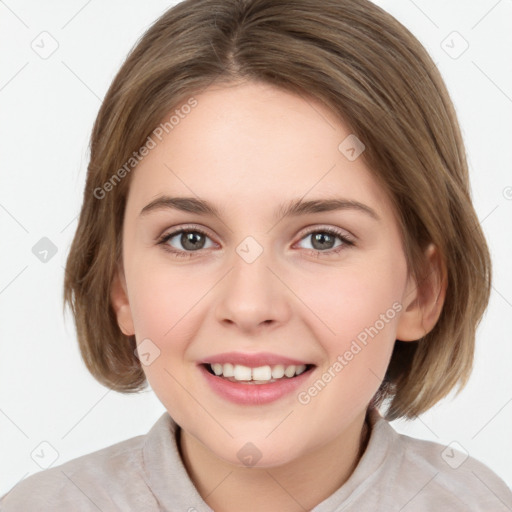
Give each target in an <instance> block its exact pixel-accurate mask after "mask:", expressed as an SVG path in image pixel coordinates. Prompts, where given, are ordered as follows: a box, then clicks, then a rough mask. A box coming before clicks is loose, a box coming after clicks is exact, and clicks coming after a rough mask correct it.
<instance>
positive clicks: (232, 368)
mask: <svg viewBox="0 0 512 512" xmlns="http://www.w3.org/2000/svg"><path fill="white" fill-rule="evenodd" d="M311 366H312V365H305V364H301V365H282V364H276V365H273V366H270V365H265V366H258V367H256V368H251V367H249V366H245V365H242V364H231V363H224V364H222V363H213V364H207V365H206V367H207V370H208V371H209V372H210V373H212V374H213V375H216V376H218V377H222V378H224V379H226V380H228V381H230V382H241V383H246V384H249V383H251V384H269V383H273V382H276V381H278V380H280V379H291V378H293V377H296V376H297V375H300V374H301V373H304V372H305V371H307V370H308V367H311Z"/></svg>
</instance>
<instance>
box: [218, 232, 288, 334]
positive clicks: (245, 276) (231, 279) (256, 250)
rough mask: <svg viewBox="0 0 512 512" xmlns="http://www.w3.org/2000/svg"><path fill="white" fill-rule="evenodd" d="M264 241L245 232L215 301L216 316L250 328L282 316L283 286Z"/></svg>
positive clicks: (284, 298) (284, 309)
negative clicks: (218, 297) (218, 296)
mask: <svg viewBox="0 0 512 512" xmlns="http://www.w3.org/2000/svg"><path fill="white" fill-rule="evenodd" d="M263 238H264V237H261V239H263ZM268 239H269V237H267V239H266V241H267V242H268ZM263 243H264V242H263V240H262V242H261V243H260V242H259V241H258V240H256V238H255V237H253V236H247V237H246V238H245V239H244V240H242V242H240V243H239V244H238V246H236V247H235V254H233V257H232V259H231V263H232V265H231V271H230V272H229V273H228V275H227V276H226V278H225V282H224V284H223V286H222V291H221V295H220V299H219V303H218V304H217V316H218V319H219V320H230V321H231V322H234V323H236V324H239V326H244V327H246V328H249V327H256V326H257V325H259V324H261V323H263V322H268V321H274V320H279V321H282V320H283V319H284V317H285V315H286V309H287V308H286V287H285V286H284V285H283V284H282V283H281V282H280V280H279V279H277V277H276V276H275V275H274V272H276V271H275V269H272V267H275V264H274V263H273V261H274V258H272V251H271V249H270V247H268V244H266V246H265V247H264V246H263ZM271 269H272V270H273V271H272V270H271Z"/></svg>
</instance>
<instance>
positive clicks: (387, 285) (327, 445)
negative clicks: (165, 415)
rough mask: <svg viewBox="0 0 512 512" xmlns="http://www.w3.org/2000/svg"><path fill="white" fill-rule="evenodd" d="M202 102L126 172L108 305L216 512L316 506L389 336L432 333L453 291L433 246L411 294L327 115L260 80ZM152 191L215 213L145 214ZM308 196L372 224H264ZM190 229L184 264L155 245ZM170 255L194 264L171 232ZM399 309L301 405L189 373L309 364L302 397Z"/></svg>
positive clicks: (320, 217)
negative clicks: (317, 239) (248, 450)
mask: <svg viewBox="0 0 512 512" xmlns="http://www.w3.org/2000/svg"><path fill="white" fill-rule="evenodd" d="M195 98H196V99H197V101H198V105H197V106H196V107H195V108H194V109H192V111H191V113H190V114H188V115H187V116H186V117H185V119H183V120H181V121H180V123H179V124H178V125H177V126H175V127H174V129H173V130H172V131H171V132H170V133H169V134H168V135H166V136H165V137H164V139H163V140H162V142H159V143H158V145H157V147H155V148H154V149H152V150H151V151H150V153H149V154H148V155H147V156H146V157H145V158H144V159H143V160H142V162H141V163H140V164H139V165H138V167H137V169H136V170H135V171H133V175H132V176H131V179H132V182H131V184H130V191H129V195H128V200H127V206H126V212H125V218H124V226H123V262H122V266H120V267H119V272H118V273H117V274H116V277H115V279H114V283H113V287H112V295H111V298H112V304H113V306H114V309H115V311H116V314H117V319H118V323H119V326H120V328H121V330H122V331H123V332H124V333H125V334H127V335H133V334H135V336H136V339H137V342H138V343H140V342H141V341H142V340H144V339H146V338H149V339H150V340H151V342H152V343H154V345H156V346H157V347H158V349H159V350H160V355H159V356H158V357H157V358H156V359H155V360H154V361H153V362H152V363H151V364H150V365H148V366H143V368H144V371H145V374H146V376H147V379H148V381H149V383H150V385H151V387H152V388H153V390H154V392H155V393H156V395H157V396H158V398H159V399H160V401H161V402H162V403H163V405H164V406H165V407H166V409H167V410H168V411H169V414H170V415H171V416H172V417H173V418H174V420H175V421H176V422H177V423H178V425H180V427H181V428H182V431H181V436H180V439H179V447H180V450H181V454H182V458H183V460H184V464H185V466H186V469H187V471H188V473H189V475H190V477H191V479H192V481H193V482H194V484H195V485H196V487H197V489H198V491H199V493H200V494H201V495H202V497H203V499H205V501H206V503H208V505H209V506H210V507H212V508H214V509H215V510H216V511H231V510H233V511H234V510H246V511H254V512H256V511H260V510H261V511H263V510H265V511H268V510H269V508H268V507H269V503H271V504H272V509H273V510H280V511H299V510H300V511H302V510H305V509H307V510H310V509H311V508H313V507H314V506H315V505H317V504H318V503H320V502H321V501H323V500H325V499H326V498H327V497H328V496H330V495H331V494H332V493H333V492H334V491H335V490H336V489H338V488H339V487H340V486H341V485H342V484H343V483H344V482H345V481H346V480H347V479H348V477H349V476H350V474H351V473H352V472H353V470H354V468H355V467H356V465H357V463H358V461H359V448H360V440H361V436H362V429H363V424H364V418H365V413H366V409H367V406H368V403H369V402H370V400H371V398H372V397H373V395H374V394H375V392H376V391H377V389H378V387H379V385H380V384H381V379H382V378H383V377H384V374H385V372H386V368H387V366H388V363H389V360H390V357H391V353H392V349H393V344H394V341H395V339H401V340H403V341H409V340H416V339H419V338H420V337H422V336H423V335H424V334H425V333H426V332H428V331H430V330H431V329H432V328H433V326H434V325H435V323H436V321H437V319H438V317H439V314H440V311H441V307H442V304H443V301H444V290H445V289H444V288H443V287H442V286H441V285H439V279H438V278H437V277H438V275H440V274H439V273H438V269H439V267H438V266H437V264H438V262H439V259H438V254H437V251H436V250H435V247H433V246H430V247H429V248H428V250H427V251H426V253H425V256H426V259H425V264H426V265H430V268H431V269H432V274H431V278H429V279H427V280H425V281H422V284H421V286H420V287H417V286H416V283H415V281H414V279H413V278H412V277H411V276H410V275H408V271H407V265H406V260H405V255H404V253H403V250H402V246H401V236H400V232H399V228H398V224H397V221H396V216H395V214H394V212H393V210H392V207H391V203H390V201H389V198H388V197H387V196H386V194H385V192H384V190H383V189H382V188H381V187H380V186H379V185H378V183H377V181H376V180H375V178H373V176H372V174H371V172H370V171H369V169H368V168H367V167H366V166H365V164H364V162H363V158H357V159H356V160H354V161H349V160H348V159H347V158H346V157H345V156H344V155H343V154H342V153H341V152H340V151H339V150H338V146H339V144H340V143H341V141H343V140H344V139H345V138H346V137H347V136H348V135H349V134H350V131H349V130H348V129H347V128H346V127H345V125H344V124H343V123H342V122H341V121H340V120H339V119H337V118H336V117H335V116H334V114H333V113H332V112H330V111H329V110H328V109H326V108H325V107H324V106H323V105H322V104H321V103H318V102H316V101H315V100H313V99H307V100H306V99H305V97H301V96H295V95H293V94H290V93H287V92H284V91H281V90H279V89H276V88H274V87H272V86H269V85H263V84H260V83H253V82H245V83H241V84H235V85H230V86H221V87H217V88H216V89H214V88H209V89H207V90H206V91H205V92H203V93H201V94H199V95H197V96H195ZM161 194H168V195H173V196H188V197H191V196H192V197H199V198H201V199H205V200H208V201H209V202H211V203H213V204H214V205H216V206H217V207H218V208H219V210H220V211H221V215H220V217H216V216H211V215H199V214H197V213H187V212H182V211H177V210H173V209H167V210H160V211H154V212H151V213H149V214H147V215H143V216H140V215H139V213H140V211H141V209H142V208H143V207H144V206H145V205H147V204H148V203H149V202H151V201H152V200H153V199H155V198H156V197H157V196H159V195H161ZM303 196H304V200H311V199H319V198H323V199H325V198H332V197H343V198H346V199H351V200H356V201H359V202H361V203H364V204H365V205H367V206H369V207H371V208H372V209H373V210H374V211H375V212H376V213H377V214H378V216H379V217H380V220H379V221H376V220H374V219H373V218H372V217H371V216H369V215H367V214H365V213H363V212H360V211H356V210H339V211H332V212H323V213H312V214H307V215H301V216H297V217H290V218H284V219H281V220H280V222H277V220H275V219H273V217H272V214H273V211H274V208H276V207H277V205H279V204H281V203H283V202H286V201H288V200H291V199H295V198H301V197H303ZM262 198H264V200H262ZM191 224H192V226H190V225H191ZM184 226H185V227H187V229H193V227H194V226H196V227H199V228H202V229H203V230H206V231H207V233H208V237H207V238H205V239H204V245H202V246H201V245H199V246H198V247H199V249H198V250H196V251H195V252H194V251H193V250H190V249H188V252H189V253H192V257H190V258H185V257H176V256H174V255H173V254H172V253H170V252H167V251H165V249H164V246H163V245H162V244H160V245H159V244H158V243H157V241H158V238H159V237H160V236H162V235H164V234H166V233H170V232H171V231H174V230H175V229H179V228H180V227H182V228H183V227H184ZM326 227H331V228H338V229H339V230H341V231H342V233H343V234H344V235H347V236H351V238H352V240H354V242H355V245H354V246H348V245H345V246H344V247H343V248H342V250H341V251H340V252H339V253H333V252H332V251H333V249H337V248H339V246H340V245H341V244H342V243H343V242H341V240H340V239H338V238H335V239H334V241H333V242H331V243H332V245H331V246H324V247H325V248H324V249H322V246H320V249H317V250H316V251H315V248H316V247H318V245H316V246H315V245H313V243H314V242H313V237H312V236H311V232H314V233H316V232H323V231H322V228H326ZM315 230H316V231H315ZM308 233H309V234H308ZM247 236H251V237H253V238H254V239H255V240H256V241H257V242H258V244H259V245H260V246H261V248H262V249H263V252H262V253H261V255H260V256H259V257H258V258H257V259H256V260H255V261H254V262H252V263H248V262H246V261H245V260H244V259H243V258H241V257H240V256H239V254H238V253H237V252H236V248H237V246H238V245H239V244H240V243H241V242H242V241H243V240H244V239H245V238H246V237H247ZM196 243H197V242H196ZM167 245H168V246H171V247H173V248H175V249H176V250H178V251H179V250H181V251H182V252H187V247H188V246H187V247H184V246H183V244H182V243H180V234H178V235H177V236H175V237H174V238H173V239H171V240H169V241H168V242H167ZM201 247H203V248H201ZM330 247H333V248H330ZM322 251H323V252H322ZM329 251H331V252H330V254H328V252H329ZM439 272H441V270H439ZM395 302H397V303H399V304H400V305H401V307H402V309H401V311H400V312H398V313H397V314H396V315H395V317H394V318H393V319H392V320H389V321H388V323H386V324H385V327H384V328H383V329H381V330H380V331H379V333H378V335H377V336H375V337H374V338H373V339H370V341H369V342H368V344H367V345H366V346H365V347H364V348H363V349H362V350H361V351H360V352H359V353H358V354H357V355H356V356H355V357H354V358H353V359H352V360H351V361H350V362H349V363H348V364H347V365H346V366H345V367H344V368H343V370H342V371H341V372H338V373H337V374H336V377H335V378H333V379H332V380H331V382H329V383H328V385H326V386H325V388H324V389H323V390H322V391H321V392H320V393H318V395H317V396H315V397H314V398H312V399H311V401H310V402H309V403H308V404H306V405H303V404H301V403H299V401H298V400H297V393H291V394H290V395H287V396H285V397H283V398H281V399H279V400H278V401H276V402H273V403H270V404H266V405H259V406H253V405H236V404H234V403H231V402H229V401H227V400H225V399H223V398H221V397H219V396H218V395H217V394H215V393H214V392H213V391H212V390H211V389H210V387H209V386H208V385H207V383H206V382H205V381H204V378H203V377H202V376H201V375H200V373H199V370H198V368H197V362H198V361H199V360H201V359H203V358H205V357H207V356H211V355H214V354H219V353H222V352H229V351H234V350H236V351H241V352H251V353H253V352H262V351H266V352H273V353H277V354H280V355H285V356H289V357H293V358H298V359H300V360H304V361H309V362H310V363H312V364H315V365H316V368H315V370H314V372H313V373H312V374H311V375H310V376H309V379H308V383H307V384H306V385H305V386H303V387H301V390H307V388H308V387H309V386H311V385H312V384H313V383H314V381H315V380H317V379H318V378H319V377H320V375H321V374H322V373H323V372H324V371H327V369H328V368H329V367H330V366H332V364H333V363H334V361H336V358H337V357H338V356H339V355H340V354H344V353H345V351H346V350H348V349H349V348H350V344H351V342H352V340H354V339H355V338H356V337H357V335H358V334H359V333H360V332H361V331H363V330H364V328H365V327H368V326H370V325H374V324H375V322H376V320H378V319H379V315H381V314H384V313H386V311H387V310H389V309H390V308H392V304H393V303H395ZM247 442H251V443H253V444H254V445H255V446H256V447H257V448H258V450H259V451H260V452H261V459H260V460H259V461H258V462H257V463H256V465H255V466H253V467H246V466H244V465H243V464H242V463H241V461H240V460H239V459H238V457H237V452H238V451H239V450H240V449H241V447H242V446H244V445H245V444H246V443H247ZM169 485H172V482H169Z"/></svg>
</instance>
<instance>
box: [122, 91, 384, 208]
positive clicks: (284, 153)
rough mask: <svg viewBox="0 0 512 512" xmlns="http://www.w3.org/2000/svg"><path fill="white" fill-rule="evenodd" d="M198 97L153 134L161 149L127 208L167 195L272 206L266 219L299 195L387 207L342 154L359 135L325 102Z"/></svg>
mask: <svg viewBox="0 0 512 512" xmlns="http://www.w3.org/2000/svg"><path fill="white" fill-rule="evenodd" d="M194 99H195V101H196V105H195V107H193V108H191V109H187V112H188V113H187V114H182V115H181V116H179V122H178V123H175V124H173V126H172V128H169V125H168V126H167V131H168V133H166V131H164V132H163V134H161V135H160V138H161V140H159V139H158V138H156V137H155V136H152V138H153V140H154V141H155V143H156V145H155V147H154V148H153V149H151V150H150V151H149V154H147V156H145V157H144V158H143V160H142V161H141V162H140V163H139V164H138V166H137V168H136V169H135V171H134V173H133V176H132V181H131V184H130V193H129V198H128V203H129V205H128V208H136V209H137V210H138V211H137V213H138V212H140V210H141V209H142V208H143V207H144V206H145V205H146V204H147V203H149V202H150V201H151V200H153V199H154V198H155V197H158V196H159V195H163V194H170V193H172V194H173V195H183V196H188V197H190V196H197V197H201V198H203V199H206V200H208V201H210V202H212V203H214V204H216V205H219V206H220V207H223V206H224V204H225V203H226V198H229V203H230V204H233V206H234V207H235V208H238V207H244V209H246V208H248V207H251V208H256V207H257V208H258V210H261V209H262V208H264V207H265V206H266V205H268V208H269V215H270V214H271V213H272V212H274V208H275V204H276V203H278V202H279V203H282V202H286V200H287V199H294V198H298V197H299V198H300V197H304V199H305V200H307V199H313V198H318V197H326V198H327V197H340V196H343V197H347V198H349V199H352V200H356V201H360V202H363V203H372V205H373V208H374V209H377V210H384V209H386V207H387V206H389V204H388V203H387V201H386V197H385V196H384V192H383V191H382V189H381V187H379V185H378V183H377V182H376V180H375V178H374V177H373V175H372V173H371V172H370V170H369V169H367V168H366V166H365V164H364V162H363V159H362V158H356V159H355V160H350V159H348V158H347V156H346V153H344V148H345V147H346V142H345V141H347V140H348V141H351V140H352V139H351V137H354V134H351V132H350V129H349V128H348V127H347V126H346V125H345V124H344V123H343V122H342V121H341V120H340V119H339V118H338V117H337V116H336V115H335V114H334V113H333V112H331V111H330V110H329V109H328V108H326V107H325V106H324V105H322V104H321V103H320V102H318V101H315V100H314V99H312V98H309V97H306V96H300V95H296V94H292V93H289V92H286V91H283V90H281V89H277V88H275V87H272V86H270V85H266V84H260V83H252V82H251V83H246V84H238V85H234V86H233V85H229V86H223V87H217V88H209V89H207V90H206V91H205V92H203V93H201V94H198V95H195V96H194ZM178 110H179V107H178ZM171 114H172V113H170V114H169V115H168V116H166V118H165V119H164V122H165V120H168V118H169V117H170V115H171ZM175 119H178V117H176V118H175ZM161 131H162V130H161ZM347 138H348V139H347ZM340 144H341V145H342V147H341V149H340ZM262 199H264V200H263V201H262Z"/></svg>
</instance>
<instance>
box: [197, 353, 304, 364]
mask: <svg viewBox="0 0 512 512" xmlns="http://www.w3.org/2000/svg"><path fill="white" fill-rule="evenodd" d="M208 363H210V364H215V363H219V364H225V363H231V364H233V365H235V364H241V365H243V366H247V367H249V368H258V367H259V366H274V365H278V364H282V365H284V366H291V365H295V366H299V365H302V364H304V365H308V364H311V363H308V362H305V361H299V360H298V359H292V358H290V357H286V356H281V355H279V354H272V353H271V352H258V353H255V354H248V353H243V352H224V353H222V354H216V355H212V356H209V357H206V358H205V359H203V360H202V361H199V364H208Z"/></svg>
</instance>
